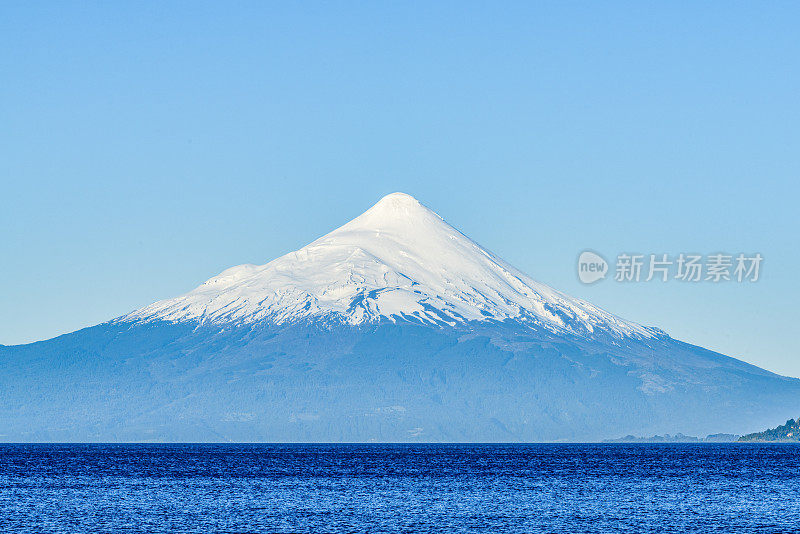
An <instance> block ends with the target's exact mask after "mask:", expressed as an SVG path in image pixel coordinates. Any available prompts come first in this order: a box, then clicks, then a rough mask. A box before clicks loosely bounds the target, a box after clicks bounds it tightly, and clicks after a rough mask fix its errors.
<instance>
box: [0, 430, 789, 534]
mask: <svg viewBox="0 0 800 534" xmlns="http://www.w3.org/2000/svg"><path fill="white" fill-rule="evenodd" d="M0 531H2V532H314V533H318V532H323V533H324V532H565V533H566V532H569V533H573V532H703V533H705V532H725V533H728V532H800V447H797V446H792V445H767V444H719V445H716V444H669V445H652V444H650V445H0Z"/></svg>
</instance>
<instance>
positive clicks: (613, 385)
mask: <svg viewBox="0 0 800 534" xmlns="http://www.w3.org/2000/svg"><path fill="white" fill-rule="evenodd" d="M0 392H2V398H3V402H2V403H0V440H2V441H140V440H156V441H542V440H548V441H552V440H571V441H594V440H602V439H605V438H610V437H615V436H619V435H626V434H635V435H653V434H666V433H669V434H677V433H680V432H682V433H685V434H694V435H707V434H713V433H719V432H728V433H737V434H745V433H747V432H752V431H754V430H757V429H759V428H764V427H766V426H770V425H772V426H774V424H775V423H776V422H779V421H784V420H786V418H787V417H789V416H790V415H792V414H794V413H796V410H797V408H798V403H799V401H800V380H797V379H792V378H786V377H781V376H778V375H775V374H773V373H770V372H768V371H765V370H763V369H759V368H757V367H754V366H752V365H748V364H746V363H743V362H740V361H738V360H735V359H733V358H729V357H726V356H723V355H720V354H717V353H714V352H711V351H708V350H705V349H702V348H700V347H695V346H692V345H688V344H685V343H682V342H680V341H676V340H673V339H672V338H670V337H669V336H668V335H666V334H665V333H663V332H661V331H660V330H658V329H655V328H649V327H643V326H641V325H638V324H636V323H633V322H630V321H626V320H623V319H620V318H618V317H616V316H614V315H613V314H611V313H608V312H606V311H603V310H601V309H599V308H597V307H595V306H592V305H591V304H589V303H586V302H583V301H580V300H578V299H574V298H571V297H568V296H566V295H563V294H562V293H559V292H558V291H555V290H553V289H551V288H548V287H547V286H545V285H543V284H540V283H538V282H535V281H534V280H532V279H530V278H529V277H527V276H526V275H524V274H522V273H520V272H519V271H517V270H515V269H514V268H513V267H511V266H509V265H508V264H506V263H505V262H503V261H502V260H501V259H499V258H498V257H496V256H495V255H493V254H491V253H490V252H488V251H486V250H485V249H483V248H481V247H480V246H478V245H477V244H475V243H474V242H472V241H471V240H469V239H468V238H467V237H466V236H464V235H463V234H461V233H460V232H458V231H457V230H455V229H454V228H453V227H451V226H449V225H448V224H447V223H445V222H444V221H442V220H441V218H439V217H438V216H437V215H436V214H435V213H433V212H432V211H430V210H428V209H427V208H425V207H424V206H422V205H421V204H419V202H417V201H416V200H415V199H413V198H411V197H409V196H407V195H403V194H393V195H389V196H388V197H385V198H384V199H382V200H381V201H380V202H378V204H376V205H375V206H374V207H373V208H372V209H370V210H368V211H367V212H366V213H364V214H363V215H362V216H360V217H358V218H356V219H354V220H353V221H351V222H349V223H348V224H346V225H344V226H343V227H341V228H339V229H337V230H335V231H333V232H331V233H329V234H327V235H325V236H323V237H322V238H320V239H318V240H317V241H314V242H313V243H311V244H310V245H308V246H306V247H304V248H302V249H300V250H298V251H297V252H293V253H290V254H287V255H285V256H283V257H281V258H278V259H277V260H275V261H273V262H270V263H267V264H266V265H263V266H253V265H247V266H239V267H234V268H233V269H229V270H227V271H225V272H223V273H222V274H221V275H219V276H217V277H215V278H212V279H211V280H209V281H208V282H206V283H205V284H203V285H202V286H200V287H199V288H197V289H195V290H193V291H191V292H189V293H187V294H186V295H183V296H180V297H177V298H174V299H169V300H165V301H160V302H157V303H155V304H152V305H150V306H147V307H145V308H143V309H141V310H137V311H135V312H132V313H131V314H128V315H126V316H124V317H120V318H118V319H115V320H112V321H110V322H108V323H105V324H102V325H98V326H95V327H91V328H87V329H84V330H80V331H77V332H73V333H71V334H67V335H64V336H59V337H57V338H54V339H51V340H47V341H42V342H38V343H32V344H29V345H20V346H14V347H3V346H0Z"/></svg>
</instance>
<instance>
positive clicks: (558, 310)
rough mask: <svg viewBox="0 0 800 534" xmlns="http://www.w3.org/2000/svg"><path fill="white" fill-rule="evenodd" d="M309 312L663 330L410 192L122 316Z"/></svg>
mask: <svg viewBox="0 0 800 534" xmlns="http://www.w3.org/2000/svg"><path fill="white" fill-rule="evenodd" d="M308 317H314V318H317V317H319V318H321V319H324V320H326V321H331V322H340V323H345V324H351V325H357V324H362V323H368V322H369V323H375V322H380V321H384V320H388V321H391V322H396V321H411V322H419V323H427V324H433V325H442V326H444V325H451V326H453V325H456V324H458V323H464V322H467V321H487V320H508V319H515V320H518V321H520V322H524V323H527V324H531V325H536V326H540V327H544V328H546V329H549V330H552V331H555V332H563V331H569V332H571V333H573V334H578V335H586V334H592V333H598V332H597V330H600V333H605V334H610V335H613V336H617V337H619V336H625V335H627V336H630V335H633V336H643V337H649V336H653V335H657V334H659V333H660V331H659V330H657V329H654V328H646V327H643V326H641V325H639V324H636V323H633V322H630V321H625V320H622V319H620V318H618V317H616V316H615V315H613V314H611V313H608V312H606V311H604V310H601V309H599V308H597V307H595V306H593V305H591V304H589V303H587V302H584V301H581V300H579V299H575V298H571V297H569V296H567V295H564V294H562V293H560V292H558V291H555V290H554V289H552V288H550V287H548V286H546V285H544V284H541V283H538V282H536V281H534V280H532V279H531V278H530V277H528V276H526V275H525V274H523V273H521V272H519V271H518V270H517V269H515V268H513V267H512V266H510V265H509V264H508V263H506V262H505V261H503V260H502V259H500V258H498V257H497V256H495V255H494V254H492V253H490V252H488V251H487V250H485V249H484V248H482V247H480V246H479V245H478V244H476V243H475V242H474V241H472V240H471V239H469V238H468V237H466V236H465V235H464V234H462V233H461V232H459V231H458V230H456V229H455V228H454V227H452V226H450V225H449V224H447V223H446V222H445V221H444V220H442V218H441V217H439V215H437V214H436V213H434V212H433V211H431V210H430V209H428V208H426V207H425V206H423V205H422V204H421V203H420V202H419V201H417V200H416V199H415V198H414V197H412V196H410V195H407V194H404V193H392V194H390V195H387V196H385V197H383V198H382V199H381V200H380V201H379V202H378V203H377V204H375V205H374V206H372V208H370V209H369V210H367V211H366V212H365V213H363V214H362V215H360V216H359V217H356V218H355V219H353V220H352V221H350V222H349V223H347V224H345V225H344V226H342V227H340V228H338V229H336V230H334V231H333V232H330V233H329V234H327V235H325V236H323V237H321V238H319V239H317V240H316V241H314V242H313V243H311V244H309V245H307V246H305V247H303V248H301V249H300V250H297V251H295V252H291V253H289V254H286V255H285V256H282V257H280V258H278V259H276V260H274V261H271V262H269V263H267V264H266V265H250V264H247V265H239V266H237V267H232V268H230V269H227V270H226V271H224V272H222V273H221V274H220V275H218V276H216V277H214V278H212V279H210V280H208V281H207V282H205V283H204V284H202V285H201V286H200V287H198V288H196V289H194V290H193V291H191V292H189V293H187V294H185V295H182V296H179V297H177V298H173V299H168V300H163V301H160V302H156V303H154V304H152V305H150V306H147V307H145V308H142V309H140V310H137V311H135V312H133V313H131V314H129V315H127V316H125V317H123V318H122V320H125V321H139V320H145V321H147V320H166V321H172V322H180V321H200V322H203V323H205V322H212V323H222V322H234V323H255V322H262V321H265V322H272V323H275V324H285V323H289V322H293V321H298V320H300V319H305V318H308Z"/></svg>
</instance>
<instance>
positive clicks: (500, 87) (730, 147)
mask: <svg viewBox="0 0 800 534" xmlns="http://www.w3.org/2000/svg"><path fill="white" fill-rule="evenodd" d="M163 4H164V3H163V2H153V3H139V2H136V3H134V2H130V3H121V2H107V3H100V2H96V3H95V2H76V3H72V4H71V3H68V2H53V3H46V2H43V3H38V4H36V5H33V3H28V2H3V3H2V5H0V181H2V188H1V189H0V191H2V194H1V195H0V237H2V239H1V240H0V244H1V245H2V257H0V259H1V260H2V261H0V343H4V344H15V343H22V342H28V341H33V340H39V339H44V338H49V337H52V336H54V335H57V334H59V333H63V332H67V331H71V330H75V329H78V328H81V327H84V326H89V325H92V324H96V323H99V322H102V321H105V320H108V319H110V318H113V317H115V316H118V315H121V314H123V313H126V312H128V311H130V310H132V309H134V308H137V307H139V306H142V305H145V304H148V303H150V302H152V301H154V300H158V299H160V298H166V297H171V296H175V295H178V294H180V293H183V292H185V291H188V290H190V289H192V288H193V287H195V286H196V285H198V284H199V283H201V282H202V281H204V280H205V279H207V278H209V277H211V276H213V275H215V274H217V273H218V272H220V271H222V270H223V269H225V268H227V267H230V266H232V265H236V264H241V263H246V262H251V263H265V262H267V261H269V260H271V259H273V258H275V257H276V256H279V255H281V254H283V253H285V252H288V251H290V250H294V249H296V248H299V247H301V246H303V245H305V244H306V243H308V242H309V241H311V240H313V239H314V238H316V237H318V236H319V235H321V234H323V233H325V232H327V231H329V230H331V229H333V228H334V227H336V226H338V225H340V224H342V223H344V222H345V221H347V220H348V219H350V218H352V217H354V216H356V215H358V214H359V213H360V212H362V211H363V210H365V209H366V208H368V207H369V206H370V205H371V204H372V203H374V202H375V201H376V200H377V199H378V198H380V197H381V196H382V195H384V194H386V193H389V192H392V191H404V192H407V193H410V194H412V195H414V196H416V197H417V198H419V199H420V200H421V201H422V202H423V203H425V204H426V205H428V206H429V207H431V208H432V209H434V210H436V211H438V212H439V213H440V214H441V215H442V216H443V217H444V218H445V219H446V220H448V221H449V222H450V223H452V224H454V225H455V226H456V227H458V228H460V229H461V230H463V231H464V232H465V233H466V234H467V235H469V236H471V237H472V238H473V239H475V240H476V241H478V242H479V243H481V244H482V245H484V246H486V247H487V248H489V249H491V250H493V251H494V252H496V253H498V254H499V255H501V256H502V257H504V258H506V259H507V260H509V261H510V262H511V263H513V264H515V265H516V266H517V267H519V268H520V269H522V270H523V271H525V272H527V273H529V274H530V275H531V276H533V277H534V278H536V279H538V280H540V281H542V282H545V283H548V284H550V285H552V286H554V287H556V288H558V289H561V290H563V291H566V292H567V293H570V294H573V295H575V296H579V297H582V298H585V299H587V300H590V301H592V302H594V303H596V304H598V305H600V306H603V307H605V308H607V309H609V310H610V311H612V312H615V313H617V314H619V315H621V316H623V317H626V318H629V319H633V320H636V321H638V322H642V323H645V324H648V325H656V326H659V327H661V328H664V329H665V330H667V331H668V332H669V333H670V334H671V335H673V337H676V338H679V339H683V340H686V341H689V342H692V343H696V344H700V345H703V346H706V347H709V348H712V349H715V350H718V351H721V352H723V353H725V354H728V355H731V356H735V357H739V358H742V359H744V360H746V361H749V362H752V363H755V364H758V365H760V366H764V367H766V368H768V369H771V370H774V371H777V372H781V373H784V374H790V375H794V376H800V354H799V353H798V341H797V339H798V335H797V334H798V320H799V319H800V313H798V308H799V307H800V282H799V280H800V251H798V230H800V224H799V223H800V216H799V215H798V208H797V204H798V194H799V193H800V186H799V185H798V183H797V182H798V178H800V98H798V95H800V39H799V38H798V32H797V28H798V24H799V23H800V7H798V5H797V4H796V3H792V2H785V3H782V2H770V3H766V4H765V3H752V2H741V3H737V2H705V3H702V4H697V3H689V2H680V3H676V2H662V3H650V2H648V3H641V2H632V3H590V2H586V3H573V2H552V3H533V2H531V3H527V2H526V3H507V4H504V5H500V4H497V3H492V2H480V3H471V2H453V3H437V4H436V5H431V3H427V2H419V3H410V2H398V3H385V2H364V3H355V2H342V3H304V4H299V3H288V2H287V3H281V4H277V3H274V4H270V3H266V2H254V3H244V2H232V3H227V2H219V3H217V4H216V5H215V4H211V3H209V4H201V3H188V2H187V3H171V4H170V5H163ZM585 248H591V249H595V250H598V251H600V252H602V253H604V254H605V255H607V256H614V255H616V254H617V253H618V252H620V251H638V252H643V253H650V252H653V253H660V252H668V253H679V252H702V253H713V252H718V251H727V252H740V251H744V252H760V253H762V254H763V256H764V257H765V260H764V266H763V272H762V280H761V281H759V282H758V283H756V284H750V285H746V284H717V285H715V284H710V283H709V284H698V285H687V284H679V283H676V282H670V283H667V284H656V283H650V284H644V283H640V284H630V285H622V284H618V283H613V282H609V281H605V282H601V283H600V284H597V285H595V286H583V285H581V284H580V283H579V282H578V280H577V277H576V275H575V265H574V264H575V259H576V256H577V254H578V253H579V252H580V251H581V250H583V249H585Z"/></svg>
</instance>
